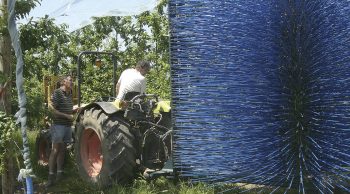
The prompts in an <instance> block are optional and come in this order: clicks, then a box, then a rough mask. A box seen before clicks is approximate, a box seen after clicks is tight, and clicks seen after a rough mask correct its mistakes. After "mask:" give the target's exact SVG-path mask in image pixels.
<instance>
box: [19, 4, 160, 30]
mask: <svg viewBox="0 0 350 194" xmlns="http://www.w3.org/2000/svg"><path fill="white" fill-rule="evenodd" d="M156 5H157V0H127V1H126V0H99V1H96V0H42V2H41V5H38V6H37V7H36V8H34V9H33V10H32V11H31V12H30V13H29V16H28V17H27V19H24V20H21V21H19V22H20V23H26V22H28V21H29V19H30V18H31V17H33V20H37V19H39V18H40V17H44V16H45V15H48V16H49V17H50V18H54V19H55V22H56V23H57V24H62V23H66V24H68V26H69V28H68V31H70V32H72V31H75V30H77V29H79V28H82V27H84V26H86V25H88V24H90V23H92V20H91V18H92V17H103V16H127V15H137V14H140V13H142V12H144V11H147V10H152V9H154V8H155V7H156Z"/></svg>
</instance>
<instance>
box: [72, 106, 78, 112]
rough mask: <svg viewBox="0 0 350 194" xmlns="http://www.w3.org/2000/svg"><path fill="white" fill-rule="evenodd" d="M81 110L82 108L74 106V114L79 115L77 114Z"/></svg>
mask: <svg viewBox="0 0 350 194" xmlns="http://www.w3.org/2000/svg"><path fill="white" fill-rule="evenodd" d="M79 110H80V107H79V106H78V105H74V106H73V110H72V111H73V113H77V112H79Z"/></svg>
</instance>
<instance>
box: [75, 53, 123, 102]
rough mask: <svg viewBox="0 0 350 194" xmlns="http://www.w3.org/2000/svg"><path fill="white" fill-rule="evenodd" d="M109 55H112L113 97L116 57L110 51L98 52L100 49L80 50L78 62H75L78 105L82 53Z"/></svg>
mask: <svg viewBox="0 0 350 194" xmlns="http://www.w3.org/2000/svg"><path fill="white" fill-rule="evenodd" d="M91 54H94V55H111V56H112V62H113V97H115V86H116V71H117V61H116V57H115V55H114V54H113V53H111V52H100V51H82V52H80V53H79V55H78V64H77V79H78V107H80V99H81V92H80V84H81V77H80V76H81V74H80V65H81V58H82V56H83V55H91Z"/></svg>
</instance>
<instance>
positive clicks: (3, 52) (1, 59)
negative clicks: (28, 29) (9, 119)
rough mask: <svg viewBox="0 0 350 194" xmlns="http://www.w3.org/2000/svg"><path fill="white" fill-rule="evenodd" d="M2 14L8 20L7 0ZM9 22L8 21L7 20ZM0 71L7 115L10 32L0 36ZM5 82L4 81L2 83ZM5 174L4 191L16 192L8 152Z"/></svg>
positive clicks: (1, 102)
mask: <svg viewBox="0 0 350 194" xmlns="http://www.w3.org/2000/svg"><path fill="white" fill-rule="evenodd" d="M0 5H1V8H2V9H1V10H0V13H1V14H0V15H1V16H2V17H3V19H5V20H6V21H7V15H8V14H7V11H6V10H7V0H1V4H0ZM5 23H7V22H5ZM0 72H1V73H3V75H4V76H5V78H6V80H8V81H9V82H8V83H7V87H6V88H5V89H4V92H3V95H2V98H0V111H3V112H5V113H6V114H7V115H10V114H11V88H12V87H11V39H10V36H9V34H8V33H6V34H2V36H1V37H0ZM2 84H4V83H2ZM3 162H4V167H5V170H4V174H3V175H2V180H1V183H2V193H3V194H8V193H9V194H10V193H11V194H12V193H14V183H15V175H14V174H15V173H14V159H13V156H12V154H8V155H6V156H5V158H4V161H3Z"/></svg>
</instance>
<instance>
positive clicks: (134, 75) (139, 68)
mask: <svg viewBox="0 0 350 194" xmlns="http://www.w3.org/2000/svg"><path fill="white" fill-rule="evenodd" d="M150 68H151V65H150V63H149V62H147V61H140V62H138V63H137V65H136V67H135V68H130V69H126V70H124V71H123V73H122V74H121V76H120V78H119V80H118V83H117V85H116V95H117V99H120V100H131V98H132V97H133V96H135V94H136V93H138V94H143V93H145V91H146V78H145V75H146V74H147V73H148V72H149V70H150ZM131 92H132V93H134V95H133V96H129V95H130V94H131ZM128 93H129V94H128ZM131 95H132V94H131Z"/></svg>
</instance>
